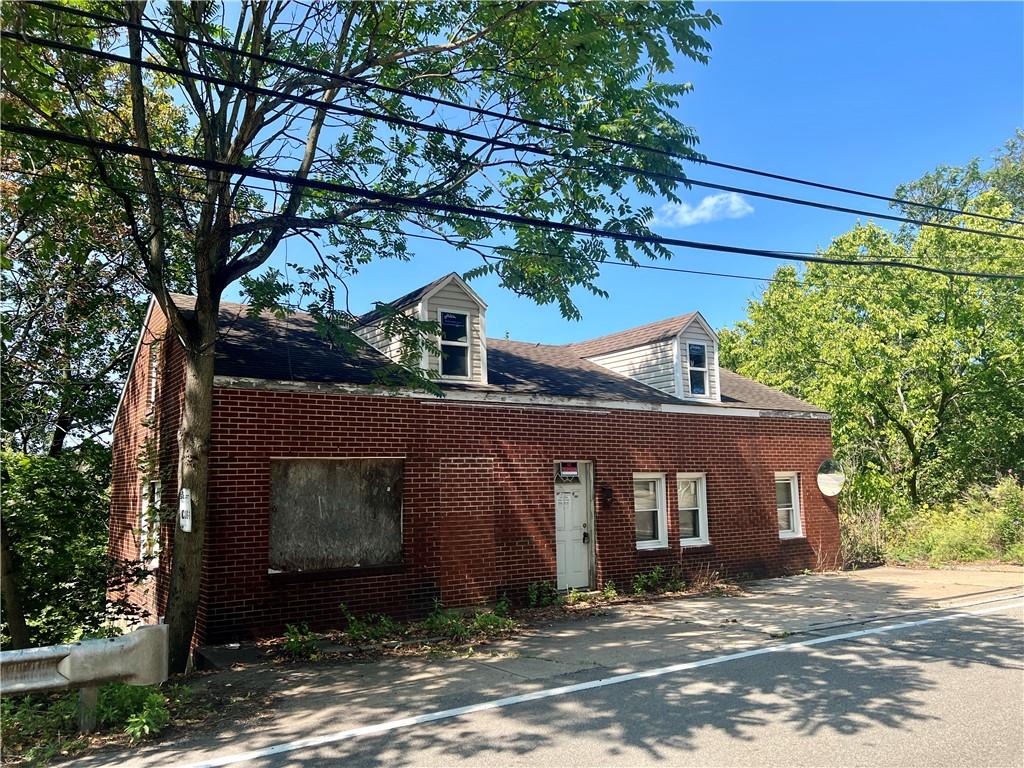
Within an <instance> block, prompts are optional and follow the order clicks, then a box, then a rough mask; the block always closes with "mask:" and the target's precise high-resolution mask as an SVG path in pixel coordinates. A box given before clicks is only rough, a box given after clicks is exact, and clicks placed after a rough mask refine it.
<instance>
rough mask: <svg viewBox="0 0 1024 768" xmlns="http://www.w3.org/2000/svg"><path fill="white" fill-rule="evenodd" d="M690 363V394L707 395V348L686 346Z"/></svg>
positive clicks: (694, 345)
mask: <svg viewBox="0 0 1024 768" xmlns="http://www.w3.org/2000/svg"><path fill="white" fill-rule="evenodd" d="M686 346H687V350H688V354H689V361H690V394H691V395H706V394H707V393H708V348H707V346H706V345H704V344H687V345H686Z"/></svg>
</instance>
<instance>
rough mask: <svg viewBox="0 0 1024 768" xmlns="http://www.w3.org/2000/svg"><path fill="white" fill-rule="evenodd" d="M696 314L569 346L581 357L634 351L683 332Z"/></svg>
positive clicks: (629, 329)
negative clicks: (636, 348)
mask: <svg viewBox="0 0 1024 768" xmlns="http://www.w3.org/2000/svg"><path fill="white" fill-rule="evenodd" d="M696 314H697V313H696V312H687V313H686V314H685V315H677V316H676V317H669V318H666V319H665V320H658V321H657V322H654V323H648V324H647V325H638V326H637V327H636V328H627V329H626V330H624V331H619V332H617V333H609V334H608V335H607V336H598V337H597V338H596V339H589V340H587V341H577V342H575V343H573V344H569V345H568V346H570V347H572V349H573V351H574V352H575V353H576V354H578V355H579V356H580V357H596V356H598V355H605V354H608V353H609V352H618V351H619V350H620V349H632V348H633V347H639V346H640V345H641V344H650V343H651V342H654V341H661V340H662V339H669V338H672V337H673V336H675V335H676V334H678V333H679V332H680V331H681V330H683V328H685V327H686V326H687V324H688V323H689V322H690V321H691V320H692V319H693V318H694V316H695V315H696Z"/></svg>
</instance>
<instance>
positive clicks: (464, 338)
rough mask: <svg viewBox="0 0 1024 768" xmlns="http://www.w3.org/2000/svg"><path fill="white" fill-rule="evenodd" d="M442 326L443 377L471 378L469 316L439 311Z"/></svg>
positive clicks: (449, 311)
mask: <svg viewBox="0 0 1024 768" xmlns="http://www.w3.org/2000/svg"><path fill="white" fill-rule="evenodd" d="M438 316H439V317H438V320H439V322H440V325H441V339H440V341H441V344H440V346H441V377H442V378H445V379H468V378H469V315H468V314H467V313H465V312H453V311H451V310H447V309H440V310H438Z"/></svg>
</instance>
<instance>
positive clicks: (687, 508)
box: [676, 472, 710, 547]
mask: <svg viewBox="0 0 1024 768" xmlns="http://www.w3.org/2000/svg"><path fill="white" fill-rule="evenodd" d="M676 498H677V500H678V501H677V504H678V508H679V543H680V545H682V546H684V547H698V546H701V545H703V544H708V543H709V542H710V539H709V538H708V491H707V476H706V475H704V474H703V473H701V472H681V473H679V474H677V475H676Z"/></svg>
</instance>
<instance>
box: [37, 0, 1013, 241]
mask: <svg viewBox="0 0 1024 768" xmlns="http://www.w3.org/2000/svg"><path fill="white" fill-rule="evenodd" d="M34 4H35V5H38V6H41V7H45V8H48V9H50V10H53V11H56V12H58V13H65V14H72V15H76V16H79V17H82V18H88V19H92V20H94V21H99V22H102V23H106V24H112V25H115V26H120V27H125V28H129V29H136V30H138V31H140V32H144V33H148V34H152V35H156V36H158V37H162V38H164V39H168V40H176V41H178V42H183V43H186V44H191V45H196V46H201V47H206V48H210V49H212V50H217V51H221V52H223V53H228V54H230V55H232V56H242V57H244V58H248V59H251V60H253V61H259V62H261V63H264V64H271V65H274V66H278V67H284V68H286V69H292V70H295V71H297V72H304V73H306V74H312V75H317V76H319V77H323V78H327V79H329V80H330V81H332V82H335V83H345V84H349V85H357V86H359V87H362V88H369V89H374V90H379V91H383V92H385V93H391V94H394V95H399V96H403V97H407V98H411V99H416V100H419V101H424V102H427V103H431V104H435V105H438V106H444V107H449V108H452V109H458V110H462V111H466V112H470V113H473V114H478V115H481V116H485V117H493V118H497V119H500V120H508V121H510V122H513V123H516V124H519V125H524V126H528V127H532V128H539V129H541V130H545V131H550V132H553V133H558V134H561V135H572V134H573V133H575V132H574V131H573V130H571V129H569V128H566V127H564V126H560V125H556V124H554V123H549V122H545V121H541V120H533V119H529V118H523V117H518V116H516V115H509V114H507V113H503V112H499V111H497V110H491V109H486V108H483V107H476V106H473V105H469V104H462V103H460V102H457V101H452V100H449V99H443V98H439V97H436V96H429V95H426V94H419V93H416V92H415V91H410V90H408V89H404V88H396V87H394V86H386V85H381V84H379V83H375V82H373V81H372V80H366V79H365V78H359V77H350V76H346V75H339V74H336V73H334V72H331V71H330V70H327V69H323V68H320V67H312V66H309V65H306V64H301V63H299V62H295V61H290V60H287V59H280V58H276V57H272V56H267V55H265V54H260V53H253V52H250V51H245V50H242V49H239V48H235V47H233V46H230V45H225V44H223V43H217V42H214V41H212V40H199V39H196V38H193V37H189V36H188V35H181V34H177V33H175V32H169V31H167V30H163V29H159V28H157V27H152V26H147V25H144V24H139V23H136V22H132V21H129V20H127V19H119V18H117V17H114V16H108V15H105V14H100V13H95V12H92V11H86V10H83V9H80V8H72V7H68V6H62V5H58V4H57V3H53V2H47V1H46V0H35V3H34ZM268 42H269V38H268ZM190 74H191V73H190ZM585 135H586V136H587V138H588V139H590V140H592V141H597V142H600V143H602V144H607V145H611V146H618V147H623V148H626V149H631V150H634V151H640V152H648V153H653V154H658V155H662V156H664V157H671V158H674V159H678V160H686V161H689V162H694V163H703V164H704V165H708V166H712V167H716V168H722V169H725V170H730V171H736V172H739V173H746V174H752V175H755V176H760V177H763V178H770V179H776V180H778V181H784V182H787V183H792V184H800V185H803V186H809V187H814V188H817V189H824V190H828V191H832V192H840V193H842V194H847V195H856V196H859V197H865V198H869V199H873V200H880V201H883V202H888V203H890V204H893V205H906V206H912V207H917V208H923V209H927V210H932V211H936V212H941V213H948V214H953V215H958V216H972V217H977V218H982V219H989V220H992V221H998V222H1002V223H1006V224H1024V222H1021V221H1019V220H1016V219H1012V218H1005V217H1001V216H993V215H991V214H986V213H973V212H970V211H963V210H960V209H957V208H949V207H946V206H941V205H934V204H932V203H922V202H918V201H915V200H907V199H904V198H898V197H890V196H888V195H879V194H875V193H872V192H864V191H862V190H857V189H853V188H851V187H843V186H838V185H834V184H825V183H822V182H817V181H811V180H808V179H802V178H799V177H796V176H788V175H785V174H778V173H772V172H769V171H762V170H758V169H755V168H749V167H747V166H742V165H736V164H732V163H723V162H719V161H715V160H709V159H707V158H702V157H695V156H694V155H693V154H687V153H683V152H678V151H674V150H670V149H665V148H662V147H652V146H650V145H646V144H640V143H637V142H631V141H625V140H623V139H613V138H609V137H606V136H601V135H600V134H593V133H586V134H585ZM873 215H876V216H877V215H879V214H873Z"/></svg>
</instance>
